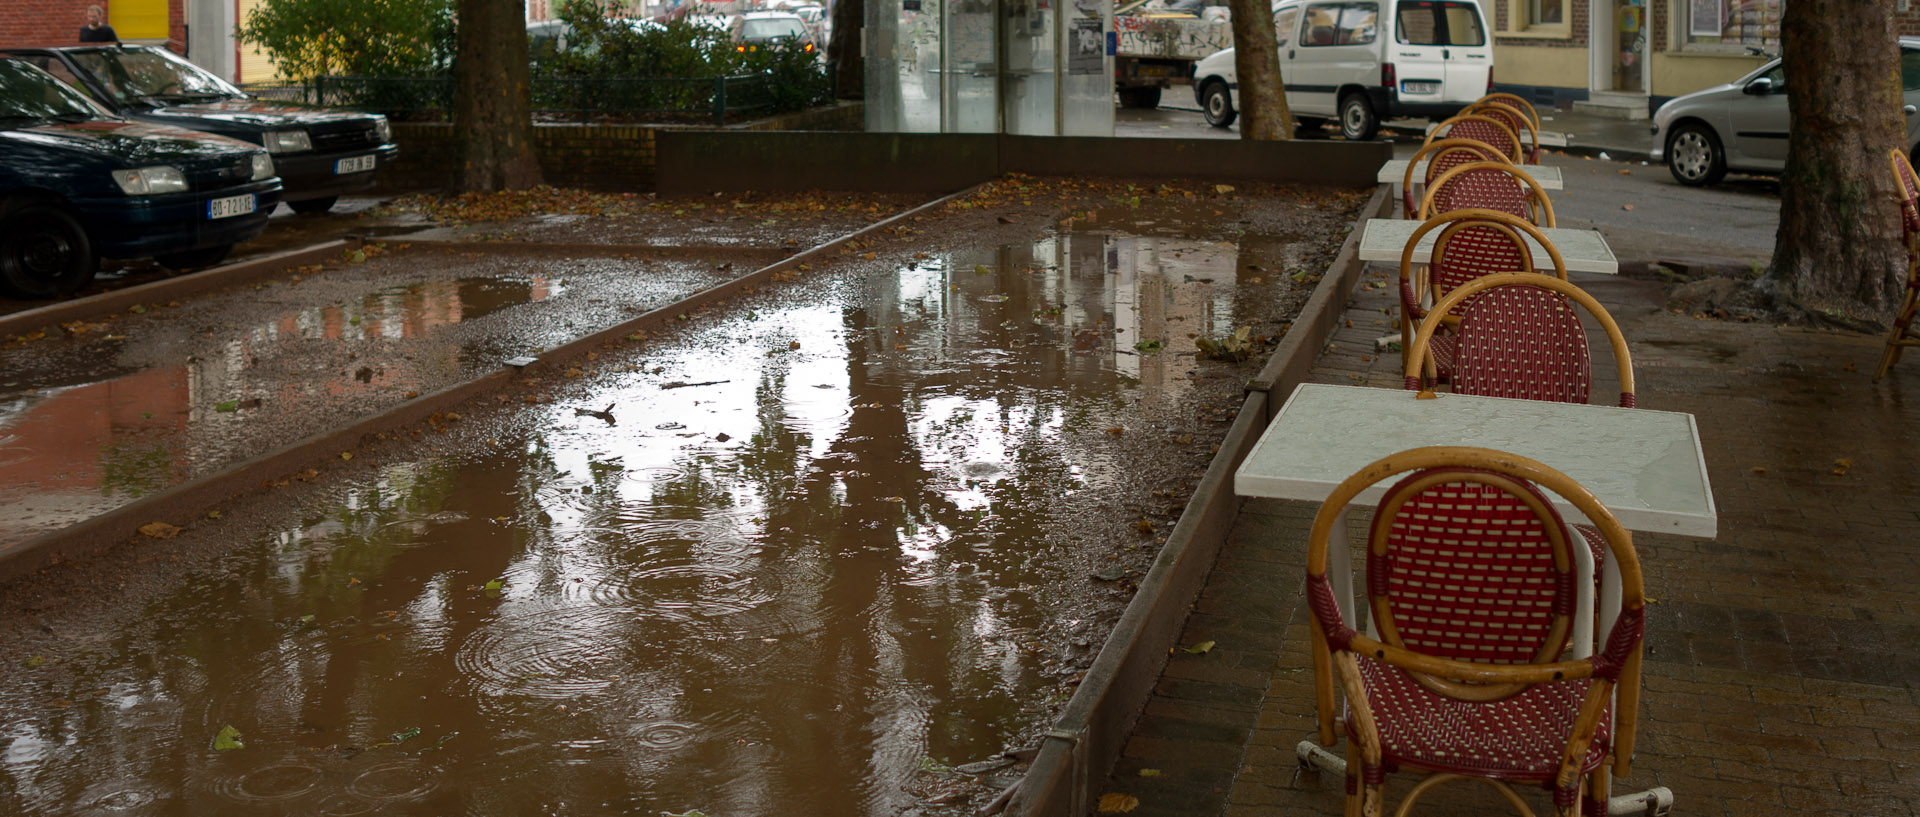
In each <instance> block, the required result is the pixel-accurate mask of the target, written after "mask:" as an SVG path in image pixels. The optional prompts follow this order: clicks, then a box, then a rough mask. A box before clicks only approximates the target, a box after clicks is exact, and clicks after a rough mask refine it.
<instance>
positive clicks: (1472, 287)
mask: <svg viewBox="0 0 1920 817" xmlns="http://www.w3.org/2000/svg"><path fill="white" fill-rule="evenodd" d="M1576 304H1577V305H1578V306H1579V307H1580V308H1582V309H1585V310H1586V311H1587V314H1589V315H1592V316H1593V319H1594V321H1595V322H1596V323H1598V324H1599V325H1600V328H1601V329H1603V330H1604V331H1605V332H1606V334H1607V341H1608V343H1609V345H1610V346H1611V347H1612V349H1613V359H1614V366H1615V369H1616V370H1617V372H1618V374H1619V378H1620V406H1621V407H1623V408H1633V407H1634V382H1633V357H1632V354H1631V353H1630V352H1629V351H1628V350H1627V339H1626V337H1625V336H1623V335H1622V334H1621V333H1620V325H1619V324H1617V323H1615V322H1614V320H1613V316H1612V315H1610V314H1608V312H1607V309H1606V307H1604V306H1601V305H1600V302H1599V301H1598V300H1595V299H1594V297H1593V296H1592V295H1589V294H1587V292H1586V291H1585V290H1582V289H1580V288H1579V287H1578V286H1575V285H1573V284H1571V283H1568V282H1566V281H1564V280H1561V279H1558V278H1554V277H1551V276H1546V275H1512V274H1507V275H1489V276H1485V277H1481V278H1476V279H1474V280H1471V281H1466V282H1463V283H1460V284H1458V285H1456V286H1454V287H1453V288H1452V289H1451V290H1450V291H1449V292H1447V293H1446V294H1445V296H1444V297H1441V298H1440V299H1439V300H1437V301H1435V302H1434V304H1433V307H1432V309H1431V310H1430V311H1429V312H1428V313H1427V316H1426V319H1425V320H1423V321H1421V323H1420V328H1419V330H1418V331H1417V332H1415V333H1414V335H1413V340H1412V342H1411V343H1410V344H1409V345H1408V347H1407V351H1406V354H1405V355H1403V358H1404V360H1405V374H1406V378H1407V388H1408V389H1411V390H1419V391H1425V390H1430V389H1432V388H1433V386H1434V383H1435V382H1436V381H1437V380H1438V378H1437V377H1436V372H1435V369H1436V368H1437V366H1436V365H1435V364H1434V363H1432V362H1424V363H1423V361H1429V359H1430V358H1431V357H1432V355H1429V354H1427V351H1428V349H1429V348H1431V346H1432V344H1433V338H1434V337H1435V336H1436V333H1437V332H1439V330H1440V329H1441V327H1442V325H1443V322H1444V320H1445V318H1446V317H1447V316H1450V315H1458V319H1459V322H1458V325H1456V326H1455V327H1454V330H1453V331H1454V337H1453V344H1452V346H1453V348H1452V350H1451V352H1452V361H1451V362H1452V366H1451V367H1450V370H1449V371H1448V377H1447V383H1448V386H1449V387H1450V388H1451V390H1452V391H1453V392H1454V393H1455V394H1478V395H1484V396H1487V397H1510V398H1515V399H1520V400H1548V401H1552V402H1557V403H1585V402H1587V399H1588V397H1589V395H1590V394H1591V391H1592V387H1593V363H1592V359H1591V356H1590V354H1589V352H1588V348H1587V333H1586V330H1585V329H1584V328H1582V327H1581V325H1580V316H1579V314H1578V312H1576V310H1575V309H1574V307H1575V305H1576Z"/></svg>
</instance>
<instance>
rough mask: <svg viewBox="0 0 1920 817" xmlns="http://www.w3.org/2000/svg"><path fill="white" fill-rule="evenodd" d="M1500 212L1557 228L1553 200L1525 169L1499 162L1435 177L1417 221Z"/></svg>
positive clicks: (1460, 167)
mask: <svg viewBox="0 0 1920 817" xmlns="http://www.w3.org/2000/svg"><path fill="white" fill-rule="evenodd" d="M1467 208H1481V209H1487V210H1497V211H1500V212H1502V213H1506V214H1508V215H1512V216H1517V217H1519V218H1523V219H1526V220H1527V221H1531V222H1533V223H1534V224H1538V225H1540V226H1542V227H1552V226H1554V215H1553V201H1552V200H1551V199H1549V198H1547V190H1546V188H1544V187H1541V186H1540V182H1539V181H1538V180H1536V179H1534V178H1533V177H1532V176H1531V175H1528V174H1527V172H1526V171H1525V170H1521V169H1520V168H1519V167H1516V166H1514V165H1513V164H1510V163H1509V164H1502V163H1500V162H1468V163H1466V164H1463V165H1455V166H1454V167H1451V168H1448V169H1447V171H1446V172H1444V173H1441V174H1440V175H1439V176H1436V177H1434V179H1433V181H1432V182H1429V183H1428V184H1427V191H1426V193H1425V194H1424V195H1422V196H1421V199H1420V209H1419V210H1417V211H1415V213H1414V216H1415V217H1416V218H1422V219H1424V218H1428V217H1431V216H1432V215H1433V214H1434V213H1445V212H1448V211H1450V210H1463V209H1467Z"/></svg>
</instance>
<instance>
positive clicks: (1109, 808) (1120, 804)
mask: <svg viewBox="0 0 1920 817" xmlns="http://www.w3.org/2000/svg"><path fill="white" fill-rule="evenodd" d="M1225 186H1226V185H1221V187H1225ZM1139 807H1140V798H1138V797H1135V796H1133V795H1131V794H1121V793H1119V792H1108V793H1106V794H1103V795H1100V813H1101V814H1125V813H1127V812H1129V811H1132V810H1134V809H1137V808H1139Z"/></svg>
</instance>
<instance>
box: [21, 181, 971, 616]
mask: <svg viewBox="0 0 1920 817" xmlns="http://www.w3.org/2000/svg"><path fill="white" fill-rule="evenodd" d="M976 188H977V185H976V186H975V187H968V188H966V189H963V190H961V191H959V192H956V193H950V194H948V195H945V196H942V197H940V198H937V199H934V200H932V201H929V202H927V203H925V204H922V205H920V206H918V207H914V208H912V209H910V210H905V211H902V212H900V213H897V214H895V215H893V216H891V217H888V218H886V219H883V220H881V221H877V222H874V223H873V224H869V225H867V226H866V227H862V228H861V229H859V230H855V231H853V232H851V233H848V234H846V235H843V236H840V237H839V238H835V239H832V240H830V241H827V242H825V243H823V244H820V245H818V246H815V247H813V248H812V249H809V250H807V251H805V252H802V253H799V254H797V255H792V256H788V257H787V258H784V259H781V260H779V261H776V262H774V263H772V264H769V265H767V266H765V267H761V268H760V269H757V270H754V271H753V272H751V273H748V274H747V275H744V276H741V277H739V278H735V279H733V280H731V281H728V282H726V283H723V284H719V285H717V286H714V287H710V288H708V289H706V290H702V291H700V292H697V293H694V294H693V295H691V296H688V297H686V298H683V299H681V300H679V301H676V302H674V303H671V304H667V305H665V306H662V307H660V308H658V309H655V310H652V311H650V312H647V313H645V314H642V315H640V316H639V317H636V318H634V319H632V320H629V321H626V322H624V323H621V324H619V325H616V326H613V327H611V328H608V329H604V330H601V331H599V332H595V333H593V334H590V335H586V336H583V337H580V338H576V339H574V340H572V341H569V342H567V343H565V344H562V345H560V346H556V347H553V348H551V349H548V350H547V351H546V352H544V353H542V354H541V356H540V362H539V363H536V364H533V365H534V366H558V365H559V364H562V363H565V362H568V361H570V360H573V359H575V358H581V357H585V356H586V354H587V353H588V352H591V351H594V350H596V349H598V348H601V347H602V346H603V345H605V344H610V343H612V342H613V341H616V340H619V339H622V338H625V337H626V336H628V335H631V334H634V333H636V332H639V331H642V330H645V329H649V328H652V327H655V326H659V325H662V324H667V323H669V322H672V321H675V320H676V319H677V318H678V317H679V316H680V315H682V314H684V313H687V312H690V311H693V310H696V309H699V308H701V307H705V306H710V305H713V304H716V303H720V302H722V301H724V300H726V299H728V298H730V297H733V296H735V295H738V294H741V293H742V291H743V290H748V289H753V288H758V287H760V286H762V285H764V284H765V283H767V282H768V281H771V280H772V279H773V276H774V275H775V274H776V273H780V272H784V271H786V270H789V269H792V268H795V267H797V266H799V265H801V264H804V263H807V262H809V261H812V262H818V261H820V260H822V259H824V258H826V257H827V256H828V254H829V253H830V252H832V251H833V250H835V249H838V248H839V247H841V246H842V245H844V244H846V243H847V242H849V241H854V240H859V239H862V238H865V237H867V236H869V235H872V234H874V233H877V232H879V231H881V230H884V229H886V228H887V227H890V226H893V225H894V224H897V223H900V222H902V221H905V220H908V219H911V218H912V217H914V216H917V215H919V214H921V213H925V212H928V211H930V210H933V209H935V208H938V207H941V206H944V205H945V204H947V203H948V202H950V201H954V200H956V199H958V198H960V197H962V196H965V195H967V194H969V193H971V192H973V191H974V190H975V189H976ZM346 244H347V242H329V243H328V244H323V245H316V246H315V247H312V248H308V249H307V250H303V251H300V252H299V253H286V254H282V255H277V256H270V257H268V258H262V259H256V261H250V262H246V263H247V264H251V265H255V266H253V267H249V268H248V270H247V271H248V272H249V274H251V275H254V276H262V275H266V274H271V273H272V272H279V271H283V268H284V267H285V266H298V265H299V263H300V262H301V261H302V260H304V259H307V258H308V256H306V255H303V254H302V253H310V252H318V251H321V249H322V248H325V252H329V253H331V252H338V251H339V250H340V249H341V248H342V247H344V246H345V245H346ZM269 261H271V262H273V263H272V264H271V265H269V264H267V262H269ZM234 266H235V267H240V266H243V265H240V264H236V265H234ZM268 266H271V269H267V267H268ZM192 277H193V276H187V277H184V278H180V279H171V280H168V281H158V282H155V283H154V284H151V285H147V286H145V287H132V288H129V289H128V290H126V291H127V292H137V291H145V292H148V293H152V292H156V291H164V292H166V293H167V295H166V296H165V297H167V298H169V299H171V298H173V297H175V296H177V295H179V294H180V293H181V292H182V291H183V290H178V289H166V288H164V287H165V285H169V284H176V283H178V282H182V281H188V280H190V279H191V278H192ZM220 280H221V282H222V283H232V282H234V281H235V280H242V279H241V278H240V277H239V275H238V274H236V273H226V274H223V275H222V276H221V278H220ZM149 287H155V288H156V289H149ZM206 288H208V287H207V286H195V287H192V288H191V289H190V290H185V291H193V292H198V291H201V290H203V289H206ZM110 295H116V296H117V295H119V293H110ZM103 297H105V296H103ZM150 297H151V296H150V295H149V298H150ZM117 300H118V299H116V301H117ZM146 300H148V298H141V297H130V298H128V299H127V301H126V302H127V303H144V302H146ZM61 308H63V309H71V310H73V314H74V315H83V314H98V313H99V312H100V311H102V310H103V309H105V308H106V307H102V306H100V305H99V304H98V303H97V302H96V303H91V304H88V303H83V302H75V303H74V304H73V305H61ZM114 308H118V307H114ZM51 309H53V308H51V307H50V308H48V309H47V310H34V312H35V313H45V312H47V311H49V310H51ZM22 314H27V313H22ZM67 319H69V320H71V318H67ZM45 320H48V318H46V317H40V318H38V319H37V321H45ZM37 321H36V325H41V324H38V323H37ZM516 374H517V372H516V371H514V370H512V369H509V368H502V369H500V370H498V371H494V372H492V373H489V374H485V375H482V376H480V377H477V378H474V379H472V380H469V381H466V382H464V383H456V384H454V385H451V386H447V387H445V388H442V389H439V390H437V391H434V392H431V393H428V394H423V395H421V396H419V397H416V398H414V399H412V400H409V401H407V402H406V403H403V404H401V405H398V406H394V407H392V408H389V409H387V410H385V411H382V412H379V413H376V414H372V415H369V416H367V417H364V418H361V419H360V420H358V421H355V422H354V423H352V424H350V425H346V426H343V427H341V428H337V429H334V430H331V431H326V432H322V433H320V434H317V435H314V436H311V437H308V438H306V439H304V440H300V441H297V442H294V443H291V444H289V445H287V446H284V447H282V448H279V449H277V450H274V451H269V452H267V453H265V454H261V455H259V456H256V457H252V458H250V459H246V460H242V461H240V462H236V463H233V464H232V465H229V466H227V467H226V468H222V469H220V470H219V471H216V472H214V473H212V474H208V475H206V476H203V477H199V478H197V479H192V480H189V481H187V482H183V483H181V484H179V485H175V486H173V487H171V488H168V489H166V490H163V491H160V492H158V493H155V494H151V495H148V496H146V497H144V498H141V499H139V500H135V501H133V502H130V503H127V504H125V505H122V506H120V507H118V508H115V509H113V510H111V511H108V512H106V513H103V514H100V515H99V516H95V517H92V518H90V519H87V520H84V521H82V522H79V523H76V524H74V525H71V526H68V527H66V528H63V529H61V530H58V531H54V532H52V533H48V534H45V535H43V536H38V537H35V538H32V539H28V540H26V541H24V542H20V543H17V544H14V545H12V546H9V547H6V548H5V549H0V581H4V580H7V579H11V578H14V577H16V576H20V575H23V574H26V573H29V572H32V571H34V570H38V569H40V568H42V567H46V566H49V565H51V564H55V563H57V562H59V561H62V560H67V559H73V558H76V557H79V556H83V555H86V554H90V553H95V552H99V551H101V550H105V549H106V548H109V547H112V546H114V545H116V544H119V543H123V542H129V541H139V540H140V533H139V528H140V526H142V525H145V524H147V523H150V522H165V523H168V524H171V525H176V526H179V527H187V526H189V525H191V524H193V523H194V522H196V521H199V520H200V519H202V518H204V514H205V511H206V510H207V509H210V508H212V507H214V506H215V505H216V504H218V503H219V501H220V500H222V499H228V498H231V497H235V496H240V495H245V494H249V493H252V492H254V491H258V490H261V489H263V488H264V487H265V486H266V483H267V482H268V481H269V480H270V479H271V478H272V477H277V476H280V475H283V474H289V473H294V472H297V471H298V470H300V469H301V468H303V467H313V468H317V467H321V466H322V465H323V464H337V463H339V462H340V460H339V459H338V455H339V453H340V452H342V451H345V450H348V449H350V448H352V447H353V446H354V445H355V444H356V443H358V442H359V441H361V440H363V439H365V438H366V437H367V436H369V435H371V434H375V433H377V432H381V431H386V430H391V429H396V428H400V427H403V426H407V425H411V424H413V423H417V422H419V421H421V420H424V419H427V418H428V417H431V416H432V415H434V414H435V413H438V412H443V411H445V410H447V409H450V408H453V407H454V406H457V405H459V404H460V403H462V402H464V401H467V400H471V399H473V398H475V397H478V396H480V395H482V394H484V393H486V392H489V391H493V390H496V389H499V388H503V387H505V386H506V385H508V384H509V383H510V382H511V381H512V380H513V378H514V376H515V375H516Z"/></svg>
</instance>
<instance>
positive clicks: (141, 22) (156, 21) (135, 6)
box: [107, 0, 169, 40]
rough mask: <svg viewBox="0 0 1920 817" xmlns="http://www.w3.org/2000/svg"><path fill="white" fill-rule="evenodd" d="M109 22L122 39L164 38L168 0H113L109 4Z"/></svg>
mask: <svg viewBox="0 0 1920 817" xmlns="http://www.w3.org/2000/svg"><path fill="white" fill-rule="evenodd" d="M107 24H108V25H111V26H113V33H115V34H118V35H120V39H122V40H164V39H166V38H167V36H168V34H169V32H168V27H167V0H113V2H112V3H109V4H108V5H107Z"/></svg>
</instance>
